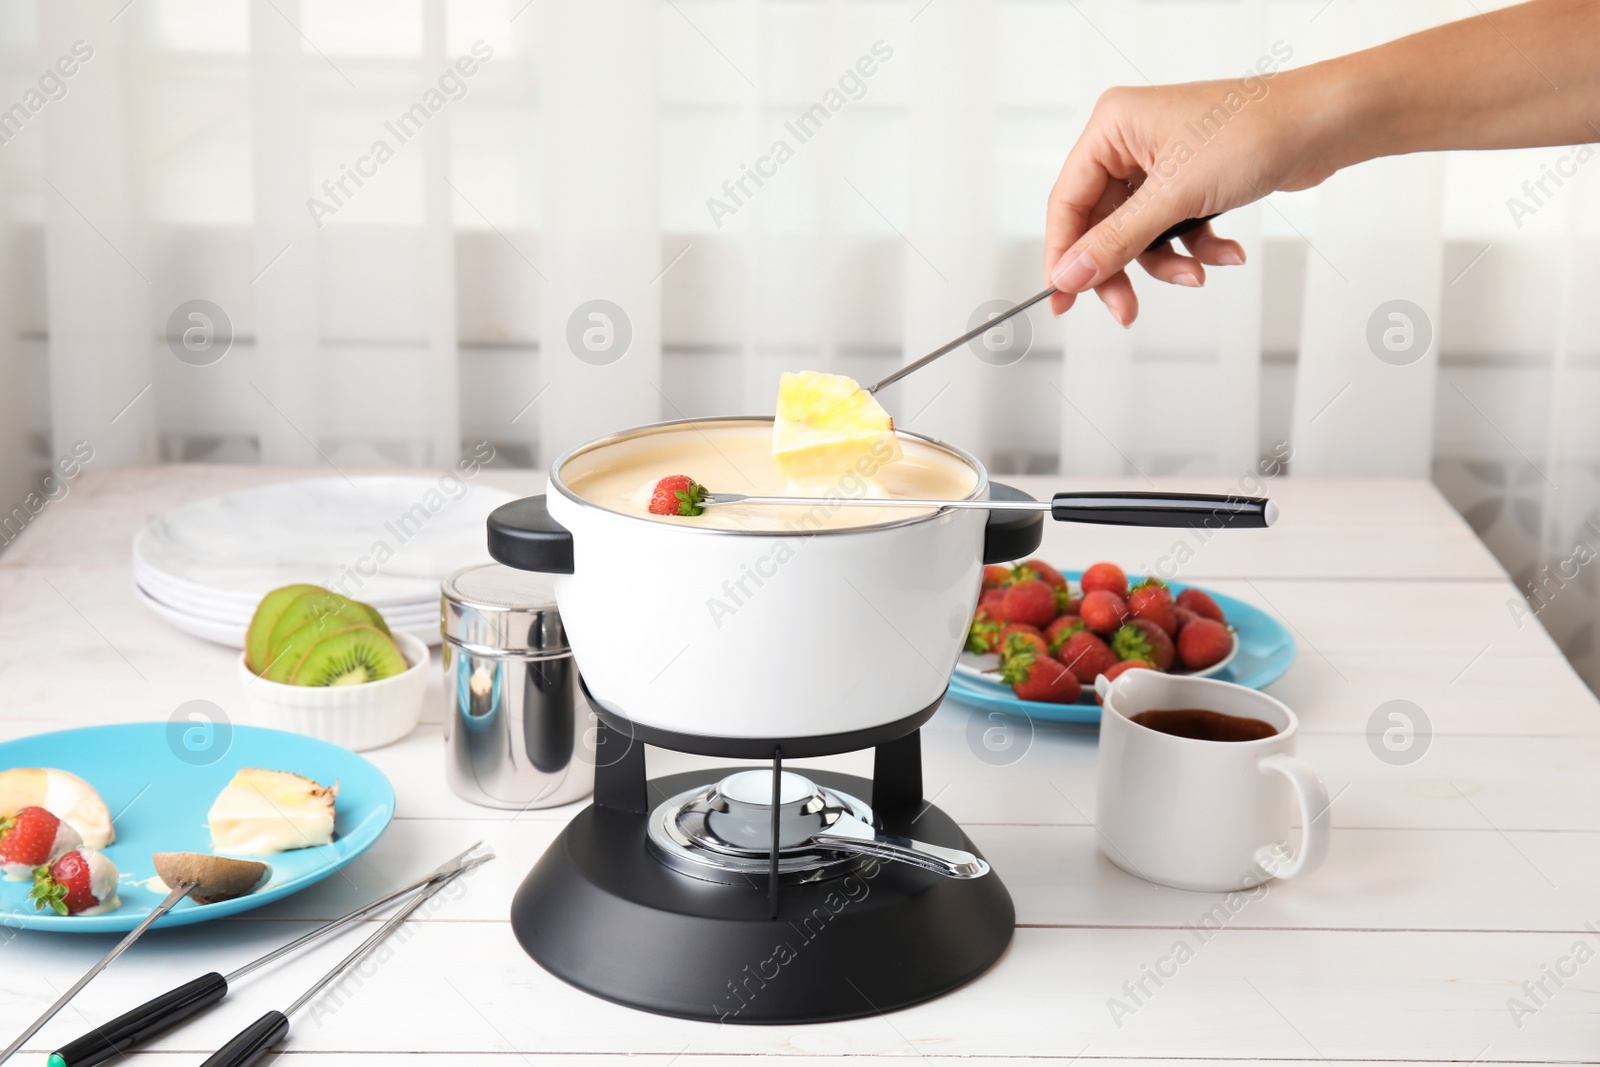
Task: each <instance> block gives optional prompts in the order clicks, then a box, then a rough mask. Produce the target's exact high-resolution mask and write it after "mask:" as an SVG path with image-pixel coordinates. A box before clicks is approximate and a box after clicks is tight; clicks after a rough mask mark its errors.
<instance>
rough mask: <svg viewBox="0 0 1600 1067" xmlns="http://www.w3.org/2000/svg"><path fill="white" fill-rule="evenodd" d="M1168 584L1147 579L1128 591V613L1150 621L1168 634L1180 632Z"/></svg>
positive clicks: (1156, 579)
mask: <svg viewBox="0 0 1600 1067" xmlns="http://www.w3.org/2000/svg"><path fill="white" fill-rule="evenodd" d="M1174 607H1175V605H1174V604H1173V600H1172V593H1171V591H1170V590H1168V589H1167V583H1166V582H1163V581H1162V580H1161V579H1160V578H1146V579H1145V580H1144V581H1142V582H1140V583H1139V584H1138V585H1136V586H1134V587H1133V588H1132V589H1130V590H1129V591H1128V611H1129V612H1130V613H1131V614H1132V615H1133V617H1134V618H1136V619H1149V620H1150V621H1151V622H1153V623H1155V624H1156V625H1157V626H1159V627H1161V628H1162V629H1163V630H1165V631H1167V633H1168V634H1169V635H1170V634H1174V633H1177V631H1178V617H1177V615H1176V614H1175V612H1174V610H1173V609H1174Z"/></svg>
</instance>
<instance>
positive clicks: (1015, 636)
mask: <svg viewBox="0 0 1600 1067" xmlns="http://www.w3.org/2000/svg"><path fill="white" fill-rule="evenodd" d="M1020 648H1036V649H1038V650H1039V651H1040V652H1042V653H1043V654H1044V655H1046V656H1048V655H1049V654H1050V642H1048V641H1046V640H1045V639H1044V634H1042V633H1040V632H1039V631H1038V629H1037V628H1036V627H1033V626H1028V625H1026V624H1024V623H1015V622H1014V623H1011V624H1009V625H1008V626H1007V627H1006V628H1005V629H1004V630H1001V631H1000V636H999V637H997V638H995V642H994V650H995V651H996V652H998V653H1000V655H1001V657H1002V658H1003V657H1005V656H1007V655H1009V654H1010V653H1012V652H1014V651H1015V650H1017V649H1020Z"/></svg>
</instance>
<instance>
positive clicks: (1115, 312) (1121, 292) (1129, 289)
mask: <svg viewBox="0 0 1600 1067" xmlns="http://www.w3.org/2000/svg"><path fill="white" fill-rule="evenodd" d="M1094 291H1095V295H1096V296H1098V297H1099V298H1100V302H1101V303H1103V304H1105V306H1106V310H1107V311H1109V312H1111V317H1112V318H1114V319H1116V320H1117V321H1118V322H1120V323H1121V324H1122V325H1123V327H1124V328H1127V327H1129V326H1132V325H1133V320H1134V319H1136V318H1138V317H1139V297H1138V296H1137V295H1136V294H1135V293H1134V291H1133V282H1132V281H1131V280H1130V279H1129V278H1128V272H1127V271H1125V270H1119V271H1117V272H1116V273H1115V274H1113V275H1111V276H1110V277H1109V278H1107V279H1106V280H1105V281H1103V282H1101V283H1100V284H1099V285H1097V286H1095V287H1094Z"/></svg>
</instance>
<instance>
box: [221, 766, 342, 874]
mask: <svg viewBox="0 0 1600 1067" xmlns="http://www.w3.org/2000/svg"><path fill="white" fill-rule="evenodd" d="M338 796H339V783H338V782H335V783H333V785H331V786H322V785H319V784H317V783H316V782H313V781H312V780H311V779H309V778H302V777H301V776H300V775H298V774H290V773H289V772H288V771H264V770H262V769H260V768H259V767H244V768H241V769H240V770H239V772H238V773H237V774H235V775H234V776H233V781H231V782H229V783H228V785H227V788H225V789H223V791H222V792H221V793H220V794H218V796H217V800H216V803H214V804H212V805H211V813H210V815H209V816H207V820H208V821H209V822H210V824H211V848H212V850H213V851H216V852H226V853H230V854H232V855H235V856H270V855H273V854H274V853H278V852H288V851H290V850H292V849H297V848H313V847H315V846H317V845H326V844H328V843H329V842H331V841H332V840H333V806H334V801H335V799H336V798H337V797H338Z"/></svg>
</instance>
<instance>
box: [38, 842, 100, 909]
mask: <svg viewBox="0 0 1600 1067" xmlns="http://www.w3.org/2000/svg"><path fill="white" fill-rule="evenodd" d="M92 881H93V875H92V873H91V872H90V870H89V857H88V856H87V855H85V854H84V851H83V850H82V849H77V848H75V849H73V850H72V851H71V852H68V853H67V854H66V855H65V856H62V857H61V858H60V859H58V860H56V861H55V862H54V863H52V864H51V865H50V866H48V867H40V868H38V869H37V870H35V871H34V872H33V892H32V893H30V894H29V895H30V896H32V897H33V906H34V908H35V909H36V910H38V911H43V910H44V909H46V908H49V909H50V910H51V911H54V912H55V913H56V914H57V915H76V914H78V913H79V912H82V911H88V910H89V909H90V908H92V907H94V906H95V905H96V904H98V903H100V899H99V898H98V897H96V896H95V895H94V890H93V889H92V888H90V887H91V884H92Z"/></svg>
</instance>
